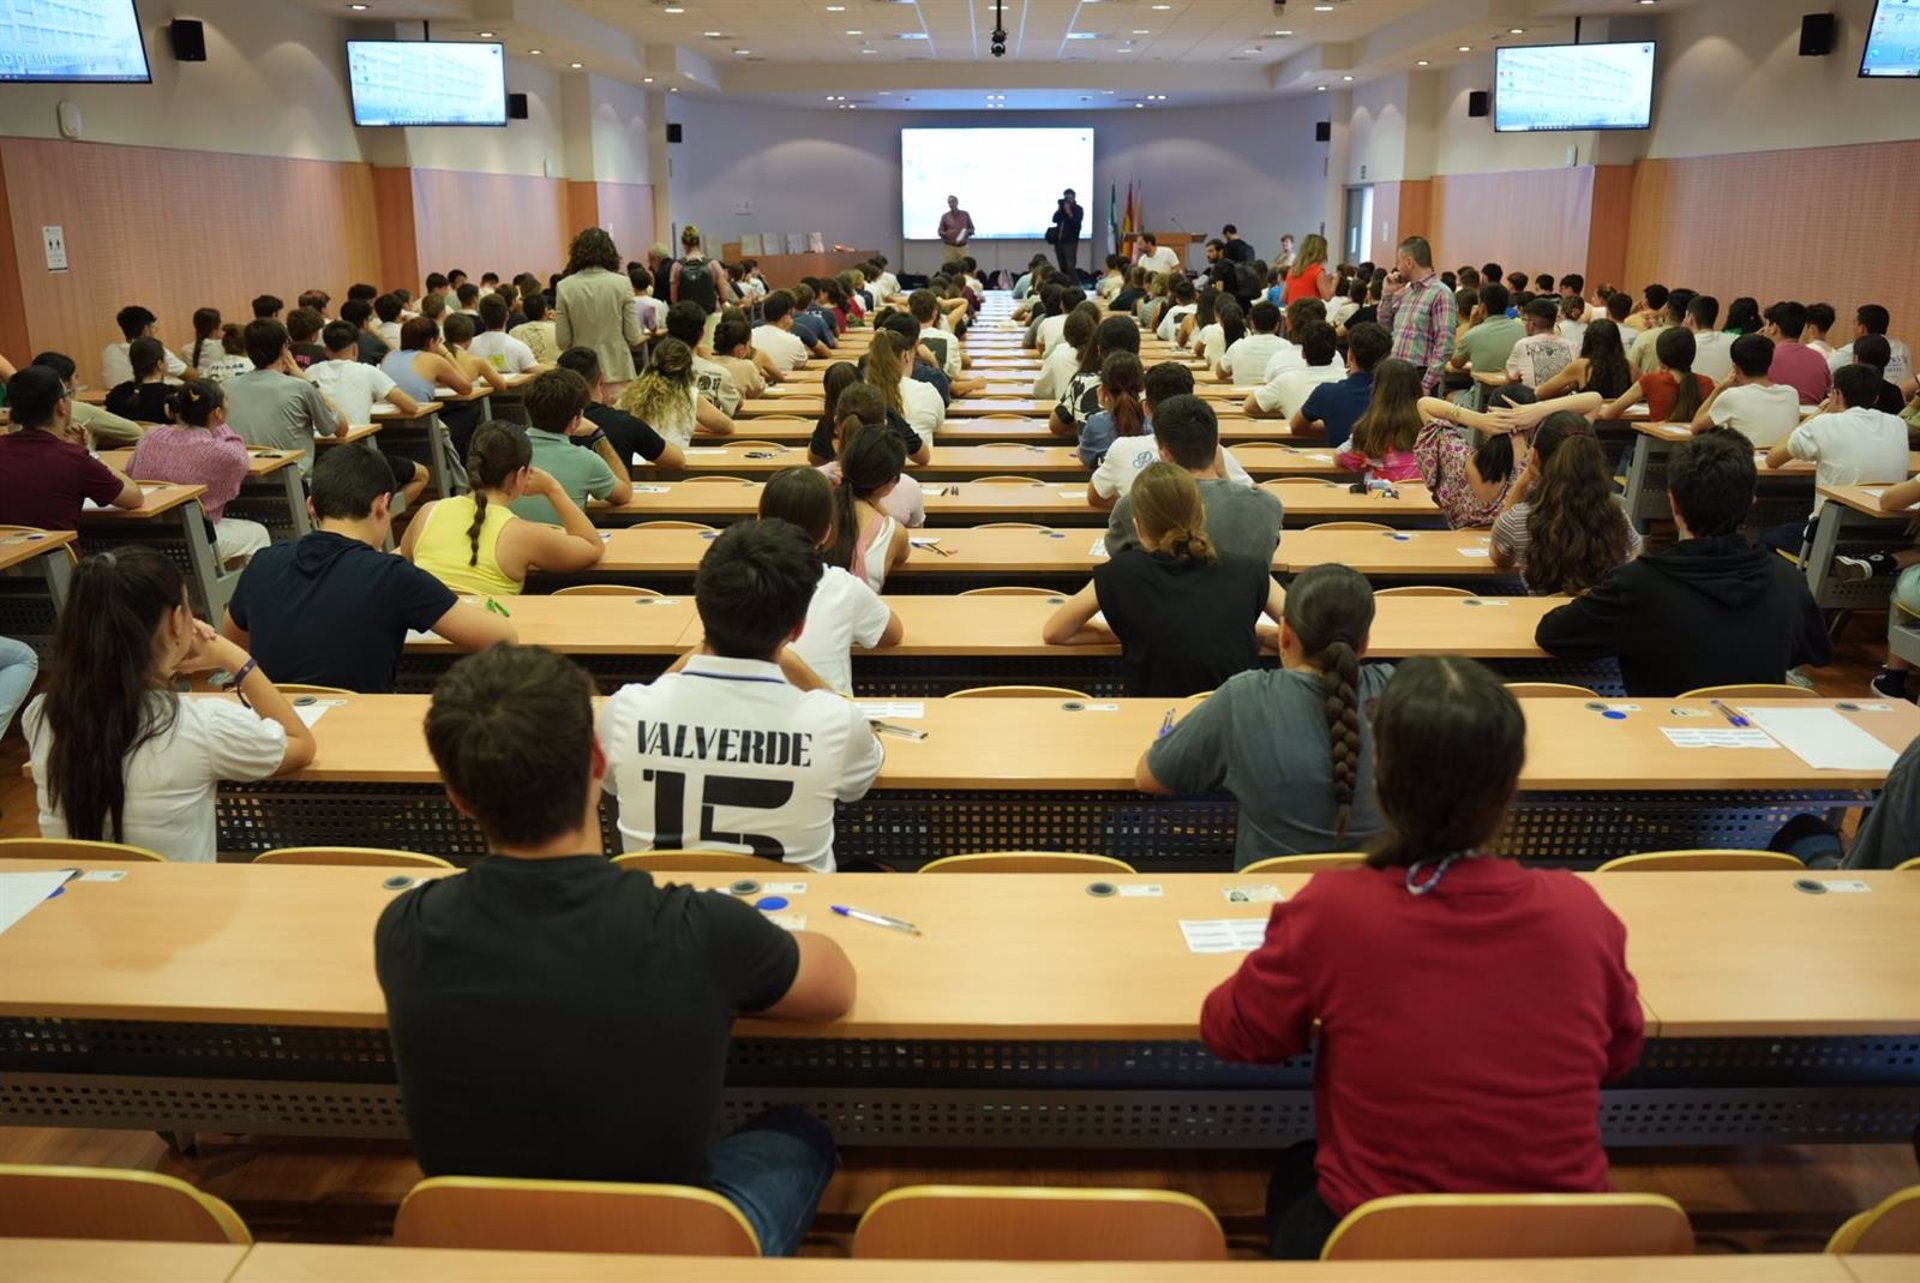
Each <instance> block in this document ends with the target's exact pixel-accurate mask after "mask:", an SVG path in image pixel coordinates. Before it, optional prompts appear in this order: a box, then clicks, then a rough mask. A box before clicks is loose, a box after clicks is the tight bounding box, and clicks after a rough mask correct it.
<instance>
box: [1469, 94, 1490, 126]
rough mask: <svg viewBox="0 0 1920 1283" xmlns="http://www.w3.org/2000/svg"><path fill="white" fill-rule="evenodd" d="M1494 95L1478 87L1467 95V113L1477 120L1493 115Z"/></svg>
mask: <svg viewBox="0 0 1920 1283" xmlns="http://www.w3.org/2000/svg"><path fill="white" fill-rule="evenodd" d="M1492 111H1493V96H1492V95H1491V94H1489V93H1488V92H1487V91H1486V90H1484V89H1476V90H1474V91H1473V92H1472V93H1470V94H1468V95H1467V114H1468V115H1469V116H1472V117H1473V118H1474V119H1475V120H1479V119H1481V118H1482V117H1484V116H1488V115H1491V114H1492Z"/></svg>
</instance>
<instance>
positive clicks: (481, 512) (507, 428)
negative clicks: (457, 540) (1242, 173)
mask: <svg viewBox="0 0 1920 1283" xmlns="http://www.w3.org/2000/svg"><path fill="white" fill-rule="evenodd" d="M532 462H533V443H532V442H530V441H529V440H527V434H526V430H525V429H523V428H522V427H520V425H519V424H517V423H506V422H502V421H500V420H498V419H495V420H492V421H490V422H487V423H483V424H481V425H480V426H479V427H478V428H476V429H475V430H474V433H473V441H472V443H471V444H470V445H468V447H467V477H468V479H469V480H470V481H471V482H472V483H473V524H472V525H471V526H468V527H467V541H468V542H469V543H470V544H471V545H472V548H473V550H472V552H471V553H470V554H469V555H468V557H467V564H468V565H469V566H478V565H479V564H480V532H481V531H482V530H484V529H485V528H486V524H487V491H488V490H496V489H498V488H500V487H501V486H503V485H505V484H506V483H507V478H509V477H511V476H512V475H513V474H514V473H516V472H518V471H520V469H522V468H524V467H527V466H528V465H529V464H531V463H532Z"/></svg>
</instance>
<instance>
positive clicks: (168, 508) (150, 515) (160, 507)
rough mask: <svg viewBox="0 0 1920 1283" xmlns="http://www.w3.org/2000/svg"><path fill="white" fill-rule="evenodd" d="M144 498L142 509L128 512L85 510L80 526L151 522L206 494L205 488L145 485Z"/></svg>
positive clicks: (116, 509)
mask: <svg viewBox="0 0 1920 1283" xmlns="http://www.w3.org/2000/svg"><path fill="white" fill-rule="evenodd" d="M140 491H141V493H142V494H144V495H145V496H146V503H145V506H144V507H141V508H138V509H135V510H134V511H132V512H128V511H127V510H126V509H124V508H85V509H82V510H81V512H80V524H81V525H83V526H85V525H90V524H92V523H94V522H122V521H151V520H153V519H154V518H155V517H161V516H165V515H167V514H168V513H170V512H172V511H173V510H174V509H175V508H178V507H180V506H181V505H182V504H187V503H192V502H193V501H194V500H196V499H198V498H199V497H200V496H201V495H203V494H205V493H206V492H207V488H206V487H205V486H175V485H154V484H151V483H150V484H147V485H143V486H141V487H140Z"/></svg>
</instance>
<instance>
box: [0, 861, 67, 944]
mask: <svg viewBox="0 0 1920 1283" xmlns="http://www.w3.org/2000/svg"><path fill="white" fill-rule="evenodd" d="M68 872H69V870H67V869H54V870H52V871H51V872H48V873H0V933H3V932H5V931H6V929H7V928H8V927H11V926H12V925H13V924H14V923H16V922H18V921H20V919H22V918H24V917H26V916H27V915H28V914H29V913H32V912H33V911H34V910H35V909H37V908H39V907H40V905H41V903H42V902H43V901H44V900H45V899H46V898H47V897H48V896H50V895H52V894H53V893H54V890H55V889H56V888H58V887H59V886H60V885H61V884H62V883H64V882H65V881H66V880H67V874H68Z"/></svg>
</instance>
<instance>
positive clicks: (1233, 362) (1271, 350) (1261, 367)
mask: <svg viewBox="0 0 1920 1283" xmlns="http://www.w3.org/2000/svg"><path fill="white" fill-rule="evenodd" d="M1285 342H1286V340H1285V339H1283V338H1281V337H1280V336H1279V335H1278V334H1252V333H1249V334H1248V335H1247V336H1246V337H1245V338H1243V339H1241V340H1240V341H1239V342H1238V343H1235V344H1234V345H1233V346H1232V347H1230V348H1228V349H1227V351H1226V354H1225V355H1224V356H1222V357H1220V358H1219V359H1218V360H1217V361H1216V362H1215V364H1217V365H1218V366H1219V367H1220V368H1221V369H1223V370H1225V371H1226V373H1227V377H1228V378H1229V379H1231V380H1233V382H1235V383H1264V382H1266V380H1267V362H1269V361H1271V360H1273V358H1274V354H1275V353H1277V352H1279V351H1280V345H1281V344H1283V343H1285ZM1301 364H1302V365H1304V364H1306V362H1305V360H1304V359H1303V360H1302V361H1301Z"/></svg>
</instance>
